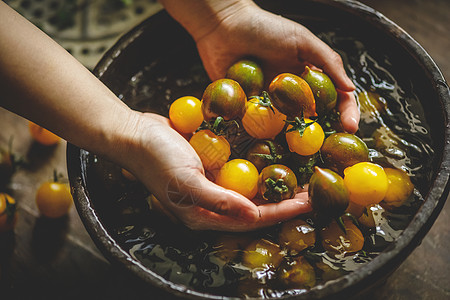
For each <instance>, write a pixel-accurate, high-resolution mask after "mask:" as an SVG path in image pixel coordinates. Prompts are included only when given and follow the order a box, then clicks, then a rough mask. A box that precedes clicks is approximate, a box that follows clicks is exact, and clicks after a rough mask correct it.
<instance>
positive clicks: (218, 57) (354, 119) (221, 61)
mask: <svg viewBox="0 0 450 300" xmlns="http://www.w3.org/2000/svg"><path fill="white" fill-rule="evenodd" d="M234 6H238V7H236V8H233V7H231V6H230V7H228V8H227V9H222V10H221V11H220V12H218V16H217V19H218V21H217V22H218V25H217V26H215V27H214V29H213V30H212V31H202V30H196V31H195V30H194V31H192V33H193V36H194V39H195V40H196V42H197V47H198V51H199V53H200V56H201V58H202V61H203V64H204V67H205V69H206V71H207V72H208V75H209V76H210V78H211V79H212V80H215V79H218V78H223V77H224V76H225V74H226V71H227V69H228V68H229V67H230V66H231V65H232V64H233V63H234V62H236V61H237V60H239V59H242V58H243V57H255V58H257V59H259V60H260V61H261V63H262V68H263V70H264V71H265V77H266V78H274V77H275V76H276V75H277V74H279V73H282V72H291V73H297V74H299V73H302V72H303V70H304V67H305V66H306V65H313V66H315V67H316V68H319V69H321V70H323V71H324V72H325V73H326V74H327V75H329V76H330V78H331V79H332V80H333V82H334V84H335V86H336V88H337V90H338V96H339V97H338V110H339V111H340V113H341V121H342V125H343V127H344V129H345V130H346V131H348V132H351V133H354V132H356V131H357V129H358V123H359V110H358V108H357V105H356V100H355V96H354V95H353V90H354V89H355V86H354V85H353V83H352V82H351V80H350V79H349V78H348V77H347V75H346V73H345V70H344V67H343V63H342V59H341V57H340V56H339V55H338V54H337V53H336V52H335V51H333V50H332V49H331V48H330V47H329V46H328V45H326V44H325V43H324V42H322V41H321V40H320V39H319V38H318V37H316V36H315V35H314V34H312V33H311V32H310V31H309V30H308V29H307V28H305V27H304V26H302V25H300V24H298V23H296V22H294V21H291V20H288V19H286V18H283V17H281V16H277V15H274V14H272V13H269V12H267V11H265V10H262V9H261V8H259V7H257V6H256V5H255V4H253V3H252V2H246V1H243V2H242V1H239V2H237V3H236V4H234Z"/></svg>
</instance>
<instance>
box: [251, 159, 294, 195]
mask: <svg viewBox="0 0 450 300" xmlns="http://www.w3.org/2000/svg"><path fill="white" fill-rule="evenodd" d="M258 191H259V194H260V195H261V196H262V197H263V199H264V200H267V201H270V202H274V201H275V202H280V201H282V200H284V199H291V198H293V197H294V196H295V193H296V191H297V177H296V176H295V174H294V172H293V171H292V170H291V169H289V167H287V166H285V165H280V164H274V165H270V166H267V167H265V168H264V169H263V170H262V171H261V174H259V180H258Z"/></svg>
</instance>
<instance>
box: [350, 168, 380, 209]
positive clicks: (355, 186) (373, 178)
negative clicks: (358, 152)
mask: <svg viewBox="0 0 450 300" xmlns="http://www.w3.org/2000/svg"><path fill="white" fill-rule="evenodd" d="M344 184H345V186H346V187H347V189H348V191H349V193H350V201H351V202H354V203H356V204H359V205H362V206H368V205H370V204H377V203H379V202H380V201H381V200H383V198H384V196H385V195H386V191H387V189H388V179H387V176H386V173H385V172H384V169H383V168H382V167H381V166H379V165H377V164H374V163H371V162H361V163H357V164H354V165H353V166H351V167H348V168H346V169H345V170H344Z"/></svg>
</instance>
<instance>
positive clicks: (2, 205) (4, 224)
mask: <svg viewBox="0 0 450 300" xmlns="http://www.w3.org/2000/svg"><path fill="white" fill-rule="evenodd" d="M16 205H17V204H16V201H15V200H14V198H13V197H11V196H10V195H8V194H6V193H0V233H2V232H8V231H11V230H12V229H14V226H15V225H16V222H17V208H16Z"/></svg>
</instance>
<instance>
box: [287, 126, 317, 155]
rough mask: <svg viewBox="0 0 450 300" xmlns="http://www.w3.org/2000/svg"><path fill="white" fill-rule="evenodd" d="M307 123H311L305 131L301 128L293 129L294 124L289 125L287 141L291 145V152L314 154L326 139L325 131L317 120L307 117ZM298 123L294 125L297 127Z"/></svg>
mask: <svg viewBox="0 0 450 300" xmlns="http://www.w3.org/2000/svg"><path fill="white" fill-rule="evenodd" d="M304 122H305V124H306V125H308V124H310V125H309V126H308V127H306V129H304V131H303V133H302V132H301V130H292V131H290V130H291V129H293V126H292V125H289V126H288V127H287V130H286V141H287V143H288V145H289V149H290V150H291V152H295V153H297V154H300V155H303V156H308V155H313V154H314V153H316V152H317V151H319V150H320V147H322V144H323V140H324V139H325V133H324V132H323V129H322V126H320V125H319V124H318V123H317V122H313V121H312V120H311V119H308V118H305V119H304ZM295 126H296V125H294V127H295Z"/></svg>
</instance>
